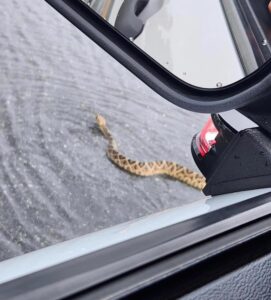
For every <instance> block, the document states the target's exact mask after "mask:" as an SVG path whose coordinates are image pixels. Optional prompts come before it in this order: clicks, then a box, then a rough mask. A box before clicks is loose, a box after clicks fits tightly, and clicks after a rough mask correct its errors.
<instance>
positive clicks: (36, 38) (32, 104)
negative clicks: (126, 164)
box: [0, 0, 207, 260]
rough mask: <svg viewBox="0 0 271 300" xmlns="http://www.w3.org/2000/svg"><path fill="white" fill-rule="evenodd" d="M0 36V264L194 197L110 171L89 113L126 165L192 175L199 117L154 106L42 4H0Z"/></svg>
mask: <svg viewBox="0 0 271 300" xmlns="http://www.w3.org/2000/svg"><path fill="white" fill-rule="evenodd" d="M0 27H1V28H2V30H1V33H0V68H1V72H0V101H1V106H0V260H4V259H7V258H10V257H14V256H16V255H20V254H22V253H26V252H29V251H33V250H35V249H39V248H42V247H45V246H48V245H52V244H55V243H58V242H61V241H64V240H68V239H71V238H74V237H77V236H80V235H83V234H86V233H90V232H93V231H96V230H100V229H102V228H105V227H108V226H112V225H115V224H118V223H121V222H125V221H128V220H131V219H134V218H138V217H142V216H145V215H149V214H152V213H155V212H159V211H162V210H165V209H168V208H172V207H176V206H182V205H184V204H187V203H190V202H192V201H195V200H197V199H199V198H200V197H202V195H201V194H200V193H199V192H198V191H196V190H193V189H192V188H190V187H187V186H185V185H183V184H181V183H180V182H176V181H174V180H170V179H167V178H165V177H150V178H140V177H135V176H131V175H129V174H127V173H125V172H123V171H121V170H120V169H118V168H117V167H115V166H114V165H113V164H112V163H111V162H109V161H108V159H107V158H106V155H105V150H106V146H107V143H106V141H105V140H104V138H103V137H102V136H101V135H100V133H99V132H98V131H97V129H96V127H95V113H96V112H99V113H100V114H102V115H104V116H105V117H106V119H107V121H108V125H109V127H110V129H111V131H112V133H113V134H114V137H115V138H116V140H117V141H118V144H119V147H120V149H121V150H122V151H123V152H124V153H125V154H126V155H127V156H129V157H131V158H134V159H138V160H157V159H166V160H173V161H177V162H179V163H181V164H184V165H186V166H188V167H190V168H191V169H194V170H197V168H196V166H195V164H194V163H193V160H192V157H191V154H190V141H191V138H192V136H193V135H194V134H195V133H196V132H197V131H198V130H199V129H200V128H201V127H202V125H203V124H204V122H205V121H206V119H207V116H206V115H200V114H195V113H191V112H187V111H184V110H182V109H179V108H177V107H176V106H174V105H172V104H170V103H169V102H167V101H165V100H164V99H162V98H161V97H160V96H159V95H157V94H156V93H154V92H153V91H152V90H150V89H149V88H148V87H147V86H146V85H144V84H143V83H142V82H141V81H140V80H138V79H137V78H135V77H134V76H133V75H132V74H131V73H130V72H129V71H127V70H126V69H125V68H124V67H122V66H121V65H120V64H119V63H118V62H116V61H115V60H114V59H113V58H111V57H110V56H109V55H108V54H106V53H105V52H104V51H103V50H101V49H100V48H99V47H98V46H96V45H95V44H94V43H93V42H92V41H90V40H89V39H87V38H86V37H85V36H84V35H83V34H82V33H80V32H79V31H78V30H77V29H76V28H74V27H73V26H72V25H71V24H70V23H68V22H67V21H66V20H65V19H64V18H63V17H62V16H60V15H58V14H57V13H56V12H55V11H54V10H53V9H52V8H51V7H49V6H48V5H47V4H46V3H45V1H41V0H40V1H33V0H24V1H21V0H3V1H1V10H0Z"/></svg>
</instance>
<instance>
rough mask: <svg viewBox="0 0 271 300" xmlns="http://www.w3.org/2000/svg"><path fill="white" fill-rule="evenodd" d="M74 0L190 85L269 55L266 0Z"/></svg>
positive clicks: (239, 73)
mask: <svg viewBox="0 0 271 300" xmlns="http://www.w3.org/2000/svg"><path fill="white" fill-rule="evenodd" d="M80 1H81V2H84V4H85V5H87V6H88V7H89V8H91V9H93V10H94V11H95V12H96V13H98V14H99V15H100V16H101V17H102V18H104V19H105V20H106V21H107V22H109V23H110V24H111V25H112V26H114V27H115V28H116V29H117V30H118V31H119V32H120V33H121V34H123V35H124V36H125V37H126V38H128V39H129V40H130V41H131V42H132V43H134V44H135V45H137V46H138V47H140V48H141V49H142V50H143V51H145V52H146V53H147V54H149V55H150V56H151V57H152V58H153V59H155V60H156V61H157V62H159V63H160V64H161V65H162V66H163V67H165V68H166V69H167V70H169V71H170V72H172V73H173V74H174V75H175V76H177V77H178V78H180V79H181V80H183V81H186V82H187V83H189V84H192V85H194V86H198V87H203V88H220V87H223V86H227V85H229V84H232V83H234V82H236V81H238V80H240V79H242V78H244V77H245V76H247V75H248V74H250V73H252V72H253V71H255V70H257V69H258V68H259V67H260V66H261V65H263V64H264V63H265V62H266V61H267V60H268V59H269V58H270V57H271V47H270V43H271V14H270V12H269V10H268V3H269V0H232V1H229V0H204V1H202V0H201V1H199V0H196V1H191V0H80Z"/></svg>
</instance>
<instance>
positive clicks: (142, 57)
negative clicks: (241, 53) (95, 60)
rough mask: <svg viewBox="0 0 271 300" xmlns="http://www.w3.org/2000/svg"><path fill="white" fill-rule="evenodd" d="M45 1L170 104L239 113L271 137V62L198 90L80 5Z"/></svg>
mask: <svg viewBox="0 0 271 300" xmlns="http://www.w3.org/2000/svg"><path fill="white" fill-rule="evenodd" d="M45 1H46V2H48V3H49V4H50V5H52V6H53V7H54V8H55V9H56V10H57V11H59V12H60V13H61V14H62V15H63V16H65V17H66V18H67V19H68V20H69V21H70V22H71V23H73V24H74V25H75V26H76V27H77V28H79V29H80V30H81V31H82V32H84V33H85V34H86V35H87V36H88V37H89V38H91V39H92V40H93V41H94V42H96V43H97V44H98V45H99V46H101V47H102V48H103V49H104V50H105V51H107V52H108V53H109V54H110V55H111V56H113V57H114V58H115V59H116V60H118V61H119V62H120V63H121V64H122V65H124V66H125V67H126V68H127V69H129V70H130V71H131V72H132V73H134V74H135V75H136V76H137V77H138V78H139V79H141V80H142V81H143V82H144V83H146V84H147V85H148V86H149V87H150V88H152V89H153V90H154V91H156V92H157V93H158V94H160V95H161V96H162V97H164V98H165V99H166V100H168V101H170V102H171V103H173V104H175V105H177V106H179V107H181V108H184V109H187V110H190V111H194V112H201V113H217V112H222V111H227V110H231V109H238V110H239V111H240V112H241V113H242V114H244V115H246V116H247V117H249V118H250V119H252V120H253V121H254V122H255V123H257V124H258V125H259V126H260V127H262V128H264V129H266V130H268V131H269V132H270V133H271V124H269V116H270V113H271V104H270V99H271V88H270V87H271V61H268V62H266V63H265V64H264V65H263V66H262V67H261V68H260V69H258V70H257V71H255V72H254V73H252V74H250V75H248V76H247V77H246V78H244V79H242V80H240V81H238V82H236V83H234V84H231V85H229V86H226V87H221V88H219V89H204V88H198V87H195V86H192V85H190V84H188V83H186V82H184V81H182V80H180V79H178V78H177V77H176V76H174V75H173V74H172V73H170V72H169V71H167V70H166V69H165V68H164V67H162V66H161V65H160V64H158V63H157V62H156V61H154V60H153V59H152V58H151V57H150V56H148V55H147V54H146V53H144V52H143V51H142V50H140V49H139V48H138V47H136V46H135V45H134V44H133V43H131V42H130V41H129V40H128V39H127V38H125V37H124V36H123V35H121V34H120V33H119V32H118V31H117V30H116V29H114V28H113V27H112V26H110V25H109V24H108V23H107V22H105V21H104V20H103V18H101V17H100V16H99V15H98V14H96V13H95V12H94V11H91V10H90V9H88V8H87V7H86V6H85V5H83V3H81V2H80V1H74V0H45Z"/></svg>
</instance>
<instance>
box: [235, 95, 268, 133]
mask: <svg viewBox="0 0 271 300" xmlns="http://www.w3.org/2000/svg"><path fill="white" fill-rule="evenodd" d="M237 110H238V111H239V112H240V113H241V114H243V115H244V116H246V117H247V118H249V119H250V120H252V121H253V122H255V123H256V124H258V125H259V127H260V128H261V129H263V130H264V131H265V132H267V133H268V134H269V135H271V97H265V98H264V99H263V100H261V101H259V102H258V101H257V102H254V103H251V104H249V105H247V106H245V107H242V108H239V109H237Z"/></svg>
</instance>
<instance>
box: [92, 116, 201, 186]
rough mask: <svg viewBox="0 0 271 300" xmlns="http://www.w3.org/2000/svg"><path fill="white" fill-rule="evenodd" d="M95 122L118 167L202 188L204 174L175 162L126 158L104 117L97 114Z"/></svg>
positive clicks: (108, 154) (107, 152)
mask: <svg viewBox="0 0 271 300" xmlns="http://www.w3.org/2000/svg"><path fill="white" fill-rule="evenodd" d="M96 122H97V125H98V127H99V129H100V131H101V132H102V134H103V136H104V137H105V138H106V139H107V140H108V147H107V151H106V154H107V157H108V158H109V160H111V161H112V162H113V163H114V164H115V165H117V166H118V167H119V168H121V169H123V170H125V171H127V172H129V173H131V174H134V175H138V176H153V175H167V176H169V177H171V178H174V179H176V180H179V181H181V182H183V183H186V184H187V185H189V186H191V187H193V188H195V189H199V190H202V189H203V188H204V186H205V184H206V183H205V178H204V176H202V175H201V174H198V173H197V172H194V171H191V170H189V169H188V168H186V167H184V166H182V165H180V164H178V163H176V162H171V161H165V160H159V161H153V162H141V161H137V160H132V159H129V158H127V157H126V156H125V155H123V154H121V153H120V152H119V150H118V146H117V143H116V141H115V139H114V138H113V136H112V134H111V132H110V131H109V129H108V128H107V125H106V120H105V118H104V117H103V116H101V115H98V114H97V115H96Z"/></svg>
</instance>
